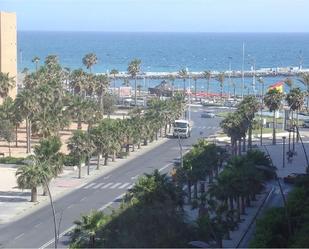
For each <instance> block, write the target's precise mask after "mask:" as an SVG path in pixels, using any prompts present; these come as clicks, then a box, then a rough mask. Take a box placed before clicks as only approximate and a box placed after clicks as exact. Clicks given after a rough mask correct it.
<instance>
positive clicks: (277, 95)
mask: <svg viewBox="0 0 309 249" xmlns="http://www.w3.org/2000/svg"><path fill="white" fill-rule="evenodd" d="M282 98H283V94H282V93H281V92H280V91H279V90H277V89H270V90H269V91H268V92H267V93H266V95H265V97H264V102H265V105H266V106H267V107H268V109H269V111H270V112H273V145H275V144H276V125H277V124H276V111H278V110H279V109H280V107H281V101H282Z"/></svg>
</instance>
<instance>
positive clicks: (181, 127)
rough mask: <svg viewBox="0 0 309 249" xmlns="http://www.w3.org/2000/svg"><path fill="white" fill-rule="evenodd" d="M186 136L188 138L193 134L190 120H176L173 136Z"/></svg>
mask: <svg viewBox="0 0 309 249" xmlns="http://www.w3.org/2000/svg"><path fill="white" fill-rule="evenodd" d="M178 136H179V137H185V138H188V137H190V136H191V126H190V123H189V121H188V120H183V119H179V120H175V122H174V129H173V137H178Z"/></svg>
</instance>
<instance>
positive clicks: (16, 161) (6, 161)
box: [0, 156, 26, 165]
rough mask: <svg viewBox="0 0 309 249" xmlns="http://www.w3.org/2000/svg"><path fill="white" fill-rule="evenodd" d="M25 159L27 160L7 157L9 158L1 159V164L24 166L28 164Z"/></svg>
mask: <svg viewBox="0 0 309 249" xmlns="http://www.w3.org/2000/svg"><path fill="white" fill-rule="evenodd" d="M25 159H26V158H24V157H9V156H7V157H2V158H0V163H4V164H18V165H23V164H26V163H25Z"/></svg>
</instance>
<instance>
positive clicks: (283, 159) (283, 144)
mask: <svg viewBox="0 0 309 249" xmlns="http://www.w3.org/2000/svg"><path fill="white" fill-rule="evenodd" d="M285 139H286V137H285V136H283V137H282V168H284V167H285Z"/></svg>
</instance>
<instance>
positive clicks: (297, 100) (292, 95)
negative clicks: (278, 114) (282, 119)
mask: <svg viewBox="0 0 309 249" xmlns="http://www.w3.org/2000/svg"><path fill="white" fill-rule="evenodd" d="M286 101H287V103H288V105H289V107H290V110H291V111H292V123H293V126H294V120H293V119H294V115H293V112H295V111H296V126H297V127H298V113H299V111H300V110H301V108H302V106H303V105H304V102H305V94H304V93H303V92H302V91H301V90H300V88H298V87H297V88H292V89H291V90H290V92H289V93H288V94H287V95H286ZM298 140H299V134H298V132H297V142H298Z"/></svg>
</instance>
